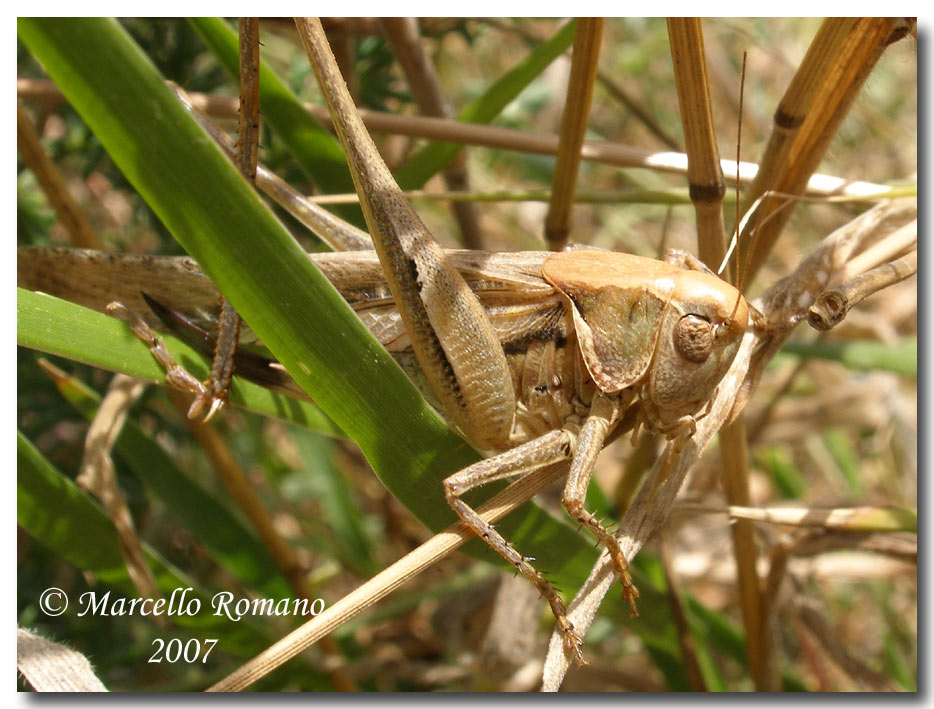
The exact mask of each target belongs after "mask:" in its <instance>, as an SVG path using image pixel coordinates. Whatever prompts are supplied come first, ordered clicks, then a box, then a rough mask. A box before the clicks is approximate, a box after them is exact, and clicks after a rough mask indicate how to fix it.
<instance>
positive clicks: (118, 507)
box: [40, 363, 166, 626]
mask: <svg viewBox="0 0 934 709" xmlns="http://www.w3.org/2000/svg"><path fill="white" fill-rule="evenodd" d="M40 366H41V365H40ZM42 368H43V369H44V370H45V372H46V374H48V375H49V376H50V377H52V378H53V379H57V378H59V377H62V376H67V375H65V374H64V373H63V372H61V371H60V370H57V369H54V368H52V367H51V366H49V365H48V363H46V365H45V366H43V367H42ZM145 389H146V383H145V382H142V381H140V380H139V379H135V378H134V377H128V376H127V375H125V374H115V375H114V378H113V379H112V380H111V382H110V386H109V387H108V389H107V394H106V395H105V396H104V398H103V400H102V401H101V404H100V407H98V409H97V414H96V415H95V416H94V420H93V421H91V425H90V427H88V432H87V436H86V437H85V442H84V458H83V459H82V461H81V472H80V473H79V474H78V477H77V479H76V480H75V482H77V483H78V485H79V486H80V487H81V488H83V489H84V490H87V491H88V492H90V493H91V494H92V495H94V496H95V497H96V498H97V499H98V500H100V501H101V504H102V505H103V506H104V510H105V511H106V512H107V516H108V517H109V518H110V521H111V522H113V525H114V528H115V529H116V530H117V536H118V538H119V539H120V551H121V552H122V553H123V557H124V559H125V560H126V565H127V572H128V573H129V575H130V580H131V581H132V582H133V585H134V586H135V587H136V589H137V590H138V591H139V595H140V596H142V597H144V598H161V596H162V594H161V593H160V592H159V587H158V585H157V584H156V580H155V578H154V577H153V575H152V571H151V570H150V568H149V565H148V564H147V563H146V555H145V553H144V552H143V543H142V542H141V541H140V538H139V534H137V532H136V527H135V526H134V525H133V517H132V515H131V514H130V509H129V507H127V504H126V501H125V500H124V499H123V493H122V492H121V491H120V487H119V486H118V485H117V471H116V469H115V468H114V464H113V460H112V459H111V457H110V454H111V451H112V450H113V446H114V444H115V443H116V442H117V438H118V437H119V436H120V432H121V431H122V430H123V424H124V423H126V416H127V412H128V411H129V409H130V407H131V406H133V404H134V403H136V400H137V399H138V398H139V397H140V395H141V394H142V393H143V391H144V390H145ZM153 620H154V621H155V622H156V623H157V624H159V625H161V626H165V625H166V619H165V618H164V617H163V616H156V615H154V616H153Z"/></svg>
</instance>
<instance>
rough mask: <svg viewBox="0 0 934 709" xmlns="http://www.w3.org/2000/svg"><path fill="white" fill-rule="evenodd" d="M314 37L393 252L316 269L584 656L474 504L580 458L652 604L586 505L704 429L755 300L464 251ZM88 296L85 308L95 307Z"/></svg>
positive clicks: (676, 273) (704, 280)
mask: <svg viewBox="0 0 934 709" xmlns="http://www.w3.org/2000/svg"><path fill="white" fill-rule="evenodd" d="M299 26H300V29H301V30H302V36H303V41H304V42H305V44H306V49H307V51H308V53H309V56H310V57H311V58H312V64H313V67H314V70H315V74H316V76H317V78H318V82H319V85H320V86H321V89H322V92H323V93H324V95H325V98H326V101H327V103H328V107H329V109H330V111H331V115H332V119H333V122H334V125H335V128H336V131H337V133H338V136H339V137H340V140H341V143H342V145H343V147H344V151H345V154H346V156H347V159H348V163H349V164H350V167H351V172H352V174H353V177H354V182H355V186H356V189H357V193H358V195H359V197H360V202H361V205H362V207H363V211H364V215H365V217H366V221H367V225H368V227H369V232H370V236H371V237H372V239H373V244H374V246H375V252H359V253H337V254H328V255H320V256H315V257H313V258H314V261H315V263H316V264H317V265H318V266H319V267H320V268H321V270H322V271H323V272H324V274H325V275H326V276H327V277H328V278H329V279H330V280H331V281H332V283H334V285H335V286H336V287H337V289H338V290H339V291H340V292H341V294H342V295H343V296H344V297H345V298H346V299H347V301H348V302H349V303H350V304H351V305H352V306H353V307H354V308H355V310H357V312H358V314H359V315H360V317H361V319H362V320H363V321H364V323H365V324H366V325H367V326H368V327H369V328H370V329H371V331H372V332H374V334H376V335H377V337H378V339H379V340H380V342H381V343H382V344H383V345H384V346H385V347H386V348H387V349H388V350H389V351H390V352H391V353H392V354H394V355H395V356H396V357H397V358H398V359H399V360H400V362H401V364H402V365H403V367H404V368H405V369H406V370H407V372H410V373H413V374H414V377H415V379H416V382H417V383H418V384H419V385H420V386H421V388H422V389H423V391H424V392H425V393H426V396H427V397H428V399H429V401H430V402H431V403H432V404H433V405H434V406H435V407H436V408H437V409H438V410H439V412H441V413H442V415H444V416H445V418H446V419H447V420H448V421H449V422H450V424H451V425H452V426H453V427H454V428H455V429H456V430H457V431H458V432H459V433H460V434H461V435H462V436H463V438H464V439H465V440H466V441H467V442H469V443H470V444H471V445H472V446H474V447H475V448H476V449H477V450H478V451H480V452H481V453H483V454H484V455H486V456H488V457H487V458H486V459H485V460H483V461H481V462H479V463H477V464H474V465H471V466H469V467H467V468H465V469H464V470H461V471H460V472H457V473H455V474H453V475H451V476H450V477H448V478H447V479H446V480H445V481H444V483H443V488H444V494H445V497H446V499H447V501H448V503H449V504H450V506H451V507H452V509H453V510H454V511H455V512H456V513H457V515H458V516H459V517H460V518H461V519H462V520H463V521H464V522H465V523H466V524H467V525H468V526H469V527H470V528H471V529H472V530H473V531H474V532H475V533H476V534H477V535H478V536H480V537H481V538H482V539H483V540H484V541H485V542H486V543H487V544H488V545H489V546H490V547H491V548H492V549H494V550H495V551H496V552H497V553H499V554H500V555H501V556H502V557H503V558H504V559H506V560H507V561H508V562H509V563H510V564H511V565H513V566H514V567H515V568H516V569H517V570H518V571H519V572H520V573H522V574H523V575H524V576H525V577H526V578H527V579H528V580H529V581H530V582H531V583H533V584H534V585H535V587H536V588H537V589H538V590H539V591H540V593H541V594H542V596H543V597H544V598H545V599H546V600H547V602H548V603H549V605H550V607H551V610H552V612H553V614H554V616H555V618H556V621H557V624H558V627H559V629H560V631H561V633H562V635H563V637H564V643H565V647H566V649H567V651H568V652H569V653H573V654H576V655H577V657H578V658H580V657H581V649H580V648H581V646H582V643H583V639H582V637H581V636H580V635H579V633H578V632H577V631H576V630H575V628H574V626H573V625H572V623H571V622H570V621H569V620H568V618H567V611H566V608H565V605H564V601H563V600H562V598H561V597H560V595H559V594H558V593H557V592H556V590H555V589H554V588H553V587H552V585H551V584H550V583H549V582H548V581H547V580H546V579H545V577H544V576H543V575H542V574H541V573H540V572H539V571H538V570H537V569H536V568H535V567H534V565H533V564H532V563H531V561H532V560H530V559H528V558H526V557H524V556H522V555H521V553H520V552H519V551H517V550H516V549H514V548H513V547H512V546H511V545H510V544H509V542H508V541H507V540H506V539H505V538H504V537H503V536H501V535H500V533H499V532H498V531H497V530H496V529H494V528H493V526H492V525H490V524H488V523H486V522H484V521H483V519H482V518H481V517H480V516H479V515H478V514H477V513H476V512H475V511H474V509H473V508H471V507H470V506H469V505H468V504H467V503H466V502H465V501H464V499H463V495H464V494H465V493H466V492H468V491H469V490H471V489H474V488H476V487H479V486H482V485H485V484H487V483H490V482H493V481H496V480H502V479H505V478H513V477H516V476H521V475H523V474H526V473H529V472H531V471H533V470H536V469H538V468H540V467H543V466H546V465H549V464H552V463H555V462H560V461H566V460H569V461H570V470H569V473H568V477H567V482H566V484H565V488H564V493H563V496H562V501H563V504H564V506H565V507H566V509H567V511H568V513H569V514H570V515H571V517H572V518H573V519H574V520H576V521H577V522H578V523H579V524H581V525H582V526H584V527H586V528H587V529H588V530H589V531H590V532H591V533H592V534H593V535H594V536H595V537H596V538H597V539H598V540H599V541H600V542H602V543H603V545H604V546H605V547H606V548H607V550H608V551H609V554H610V556H611V558H612V562H613V565H614V567H615V570H616V573H617V574H618V576H619V579H620V582H621V585H622V587H623V595H624V597H625V598H626V599H627V601H628V602H629V603H630V605H631V608H632V612H633V614H635V613H636V604H635V601H636V599H637V598H638V592H637V590H636V589H635V587H634V586H633V583H632V580H631V578H630V576H629V573H628V570H627V566H628V562H627V560H626V558H625V556H624V555H623V553H622V550H621V548H620V545H619V542H618V541H617V539H616V538H615V537H614V536H613V535H612V534H611V533H610V532H609V531H608V530H607V529H606V528H605V527H604V526H603V525H602V524H601V523H600V522H599V521H598V520H597V519H596V517H595V516H594V515H592V514H591V513H590V512H588V511H587V510H586V509H585V507H584V498H585V494H586V491H587V487H588V484H589V481H590V477H591V475H592V472H593V469H594V465H595V462H596V459H597V456H598V454H599V452H600V451H601V449H602V448H603V446H604V443H605V442H606V441H607V439H608V437H609V436H611V435H613V434H616V433H618V432H619V430H618V429H621V428H622V427H624V426H632V427H633V428H634V431H635V432H638V430H640V429H646V430H648V431H651V432H657V433H661V434H664V435H666V436H667V437H668V438H669V439H672V440H675V441H678V440H685V439H686V438H687V437H689V436H690V435H692V433H693V431H694V426H695V422H696V421H697V420H698V419H699V418H700V417H702V416H704V415H705V414H706V413H707V411H708V410H709V404H710V402H711V401H712V398H713V396H714V394H715V392H716V390H717V386H718V384H719V382H720V380H721V379H722V377H723V376H724V374H725V373H726V371H727V369H728V368H729V367H730V364H731V363H732V362H733V359H734V357H735V355H736V352H737V350H738V347H739V344H740V342H741V340H742V338H743V335H744V333H745V331H746V329H747V327H748V324H749V316H750V310H749V307H748V306H747V304H746V301H745V300H744V298H743V296H742V295H741V293H740V292H739V291H738V290H736V289H735V288H733V287H732V286H730V285H729V284H727V283H725V282H724V281H722V280H720V279H719V278H718V277H717V276H716V275H714V274H712V273H710V272H709V271H707V269H706V268H705V267H704V266H703V265H702V264H701V263H700V262H699V261H698V260H697V259H695V258H693V257H691V256H689V255H687V254H683V253H673V254H671V255H670V256H669V258H668V259H667V260H666V261H657V260H652V259H646V258H641V257H638V256H633V255H628V254H619V253H613V252H608V251H602V250H590V249H577V250H571V251H566V252H561V253H547V252H522V253H511V254H494V253H486V252H464V251H447V252H446V251H445V250H443V249H442V248H441V246H440V245H439V244H438V243H437V242H436V241H435V239H434V238H433V237H432V235H431V234H430V233H429V231H428V229H427V228H426V227H425V226H424V224H423V223H422V222H421V220H420V219H419V217H418V216H417V214H416V213H415V212H414V210H413V209H412V207H411V206H410V205H409V204H408V202H407V201H406V200H405V198H404V196H403V195H402V192H401V190H400V189H399V187H398V185H397V184H396V183H395V181H394V179H393V177H392V175H391V173H390V171H389V169H388V167H387V166H386V165H385V163H384V162H383V161H382V158H381V157H380V155H379V153H378V152H377V150H376V147H375V145H374V144H373V142H372V140H371V139H370V137H369V135H368V134H367V132H366V130H365V128H364V127H363V124H362V121H361V120H360V118H359V116H358V115H357V113H356V110H355V108H354V106H353V103H352V101H351V98H350V96H349V94H348V93H347V90H346V87H345V85H344V83H343V79H342V78H341V77H340V74H339V72H338V70H337V67H336V64H335V62H334V59H333V56H332V55H331V53H330V50H329V48H328V47H327V43H326V40H325V39H324V36H323V32H322V30H321V27H320V25H319V24H318V23H316V22H313V21H300V22H299ZM24 253H28V252H21V255H20V259H19V263H20V267H21V274H20V282H21V285H25V286H27V287H32V288H36V289H42V290H46V291H49V292H53V293H54V292H55V291H56V287H55V286H54V285H53V284H52V283H51V282H50V281H41V278H42V276H39V275H36V273H38V271H37V272H36V273H31V272H30V271H29V268H30V267H29V265H28V264H29V262H30V261H29V259H28V258H27V257H26V256H24ZM47 253H50V254H52V252H47ZM52 255H54V254H52ZM59 256H61V254H59ZM84 258H85V260H86V261H88V260H90V261H93V260H95V258H96V257H94V256H90V255H88V254H85V255H84ZM98 260H99V261H101V262H102V263H106V262H111V264H112V262H113V259H112V258H110V257H98ZM146 262H147V268H148V270H149V272H150V273H151V274H153V275H154V276H155V279H156V280H158V279H159V276H158V274H159V273H160V271H159V269H163V268H164V269H165V270H164V271H161V272H162V273H169V272H171V273H173V278H172V279H171V282H172V284H173V289H174V288H177V286H178V284H179V282H180V280H179V279H180V278H181V276H179V274H185V278H186V279H187V280H186V281H185V282H186V283H187V284H189V286H190V287H188V288H187V290H188V292H189V293H194V294H196V295H195V296H194V297H193V298H192V302H191V303H178V302H174V303H173V300H174V299H173V297H172V294H171V293H168V294H166V296H160V295H159V294H158V293H156V296H157V298H161V297H165V299H166V301H167V302H168V304H169V305H172V306H173V307H186V306H191V307H195V306H197V305H198V304H201V305H203V304H204V303H206V302H210V300H211V299H212V298H214V297H215V293H214V291H213V290H212V288H211V286H210V282H209V281H208V280H207V279H206V278H205V277H204V276H203V274H200V273H199V271H198V270H197V267H196V266H195V265H194V264H193V263H192V262H190V261H184V260H183V261H179V260H160V259H147V260H146ZM156 266H158V268H156ZM54 268H55V267H53V270H54ZM48 273H49V272H47V273H46V275H47V276H48ZM61 273H62V271H61V270H59V271H58V274H59V276H61ZM48 277H49V278H52V279H53V280H54V278H55V277H56V276H48ZM83 280H84V282H86V283H92V282H93V279H88V278H87V276H85V277H84V279H83ZM69 288H70V284H69ZM91 288H92V289H93V290H95V291H96V286H91ZM144 288H145V287H144ZM124 295H126V294H124ZM72 297H73V298H77V299H78V300H79V302H80V295H78V296H76V295H75V294H72ZM90 297H91V296H89V298H90ZM130 307H131V308H136V307H139V306H138V305H137V304H135V303H130ZM192 388H194V387H193V385H192ZM212 408H213V407H212Z"/></svg>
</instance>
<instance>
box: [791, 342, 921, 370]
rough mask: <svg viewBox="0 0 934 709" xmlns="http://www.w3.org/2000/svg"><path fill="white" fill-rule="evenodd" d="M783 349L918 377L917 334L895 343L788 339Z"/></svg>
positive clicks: (852, 367)
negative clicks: (796, 340) (807, 341)
mask: <svg viewBox="0 0 934 709" xmlns="http://www.w3.org/2000/svg"><path fill="white" fill-rule="evenodd" d="M782 351H783V352H788V353H790V354H796V355H800V356H802V357H818V358H820V359H829V360H832V361H834V362H840V363H841V364H843V365H845V366H847V367H849V368H850V369H881V370H885V371H888V372H895V373H896V374H901V375H903V376H906V377H912V378H913V379H916V378H917V377H918V338H917V337H905V338H903V339H902V340H900V341H899V342H898V343H896V344H895V345H888V344H886V343H884V342H874V341H855V342H809V343H800V342H789V343H787V344H785V345H784V347H782Z"/></svg>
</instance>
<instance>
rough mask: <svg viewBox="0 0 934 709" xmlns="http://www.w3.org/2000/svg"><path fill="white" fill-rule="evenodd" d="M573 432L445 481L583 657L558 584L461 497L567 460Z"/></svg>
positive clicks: (457, 506) (465, 515) (465, 516)
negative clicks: (541, 597)
mask: <svg viewBox="0 0 934 709" xmlns="http://www.w3.org/2000/svg"><path fill="white" fill-rule="evenodd" d="M572 446H573V436H572V435H571V433H570V432H568V431H552V432H550V433H546V434H545V435H543V436H541V437H539V438H536V439H535V440H532V441H529V442H528V443H525V444H523V445H521V446H518V447H517V448H513V449H511V450H508V451H506V452H505V453H501V454H500V455H497V456H494V457H493V458H489V459H487V460H483V461H480V462H479V463H476V464H474V465H471V466H469V467H467V468H464V469H463V470H461V471H460V472H457V473H454V475H451V476H450V477H449V478H447V479H446V480H445V481H444V494H445V496H446V497H447V500H448V504H450V505H451V507H452V509H453V510H454V511H455V512H456V513H457V514H458V516H459V517H460V518H461V519H462V520H464V522H466V523H467V525H468V526H469V527H470V528H471V529H472V530H473V531H474V532H476V534H477V536H479V537H480V538H481V539H483V541H484V542H486V543H487V544H488V545H489V546H490V547H491V548H492V549H494V550H495V551H496V552H497V553H498V554H499V555H500V556H502V557H503V558H504V559H506V561H508V562H509V563H510V564H512V565H513V566H514V567H515V568H516V570H517V571H519V572H520V573H521V574H522V575H523V576H525V577H526V578H527V579H528V580H529V581H531V582H532V584H533V585H534V586H535V587H536V588H537V589H538V590H539V592H540V593H541V594H542V596H544V597H545V600H547V601H548V605H549V606H551V611H552V613H553V614H554V616H555V619H556V620H557V622H558V627H559V628H560V630H561V633H562V634H563V636H564V643H565V647H566V648H567V650H568V651H569V652H571V653H573V654H574V655H576V656H577V659H578V660H579V661H582V659H583V655H582V654H581V649H580V648H581V645H582V644H583V638H581V637H580V635H579V634H578V633H577V631H575V630H574V626H573V625H572V624H571V622H570V621H569V620H568V618H567V609H566V608H565V606H564V601H562V600H561V597H560V596H559V595H558V592H557V591H555V589H554V587H553V586H552V585H551V584H550V583H549V582H548V580H547V579H546V578H545V577H544V576H542V574H541V573H540V572H539V571H538V570H537V569H536V568H535V567H534V566H532V564H531V563H530V559H527V558H526V557H524V556H522V555H521V554H519V552H517V551H516V550H515V549H514V548H513V547H512V546H510V544H509V542H507V541H506V540H505V539H504V538H503V536H502V535H501V534H500V533H499V532H497V531H496V530H495V529H494V528H493V525H491V524H489V523H487V522H485V521H484V520H483V518H482V517H480V515H478V514H477V513H476V512H475V511H474V510H473V509H472V508H471V507H470V506H469V505H468V504H467V503H466V502H464V501H463V500H462V499H461V495H463V494H464V493H465V492H467V491H468V490H471V489H473V488H475V487H479V486H481V485H485V484H486V483H489V482H493V481H494V480H502V479H503V478H509V477H515V476H517V475H522V474H524V473H528V472H531V471H533V470H536V469H538V468H542V467H544V466H546V465H549V464H551V463H556V462H559V461H562V460H566V459H567V458H569V457H570V456H571V448H572Z"/></svg>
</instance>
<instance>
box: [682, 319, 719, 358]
mask: <svg viewBox="0 0 934 709" xmlns="http://www.w3.org/2000/svg"><path fill="white" fill-rule="evenodd" d="M674 338H675V349H676V350H677V351H678V354H680V355H681V356H682V357H684V358H685V359H686V360H688V361H689V362H695V363H697V364H700V363H702V362H706V361H707V358H708V357H709V356H710V353H711V352H712V351H713V329H712V328H711V326H710V323H709V322H708V321H707V320H706V319H704V318H702V317H701V316H700V315H685V316H684V317H682V318H681V319H680V320H679V321H678V324H677V325H675V333H674Z"/></svg>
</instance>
